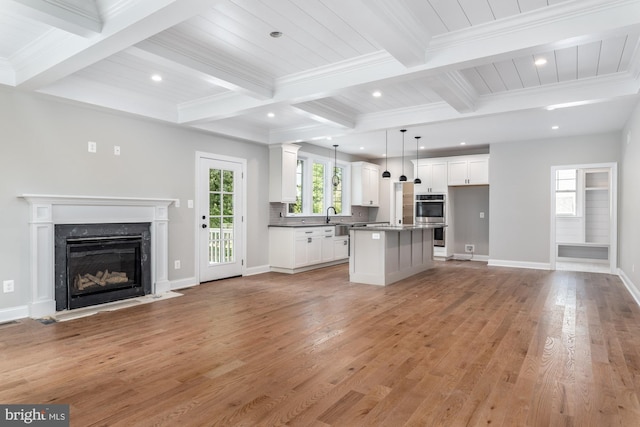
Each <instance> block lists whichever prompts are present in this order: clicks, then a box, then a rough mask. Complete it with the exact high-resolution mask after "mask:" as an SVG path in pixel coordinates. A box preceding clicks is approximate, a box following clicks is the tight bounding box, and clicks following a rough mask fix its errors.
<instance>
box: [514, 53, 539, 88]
mask: <svg viewBox="0 0 640 427" xmlns="http://www.w3.org/2000/svg"><path fill="white" fill-rule="evenodd" d="M513 63H514V65H515V66H516V69H517V70H518V75H519V76H520V80H522V85H523V86H524V87H525V88H528V87H536V86H540V77H539V76H538V70H537V69H536V66H535V64H534V58H533V56H531V55H527V56H523V57H521V58H515V59H514V60H513Z"/></svg>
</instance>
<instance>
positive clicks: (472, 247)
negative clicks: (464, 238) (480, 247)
mask: <svg viewBox="0 0 640 427" xmlns="http://www.w3.org/2000/svg"><path fill="white" fill-rule="evenodd" d="M475 250H476V247H475V245H471V244H469V243H467V244H466V245H464V251H465V252H466V253H473V252H475Z"/></svg>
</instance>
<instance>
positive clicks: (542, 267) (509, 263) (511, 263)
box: [488, 259, 551, 270]
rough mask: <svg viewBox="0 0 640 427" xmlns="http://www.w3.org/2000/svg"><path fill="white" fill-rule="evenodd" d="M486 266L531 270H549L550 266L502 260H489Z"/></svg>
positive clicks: (545, 263) (541, 263)
mask: <svg viewBox="0 0 640 427" xmlns="http://www.w3.org/2000/svg"><path fill="white" fill-rule="evenodd" d="M488 265H489V266H491V267H515V268H531V269H534V270H551V265H550V264H549V263H547V262H527V261H509V260H502V259H490V260H489V262H488Z"/></svg>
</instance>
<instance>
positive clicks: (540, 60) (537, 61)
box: [533, 58, 547, 67]
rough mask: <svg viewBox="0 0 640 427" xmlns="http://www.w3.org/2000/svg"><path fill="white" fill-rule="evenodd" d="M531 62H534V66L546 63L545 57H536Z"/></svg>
mask: <svg viewBox="0 0 640 427" xmlns="http://www.w3.org/2000/svg"><path fill="white" fill-rule="evenodd" d="M533 63H534V64H536V67H541V66H543V65H545V64H546V63H547V60H546V59H545V58H538V59H536V60H535V61H534V62H533Z"/></svg>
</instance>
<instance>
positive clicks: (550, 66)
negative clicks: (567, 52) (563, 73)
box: [535, 51, 558, 86]
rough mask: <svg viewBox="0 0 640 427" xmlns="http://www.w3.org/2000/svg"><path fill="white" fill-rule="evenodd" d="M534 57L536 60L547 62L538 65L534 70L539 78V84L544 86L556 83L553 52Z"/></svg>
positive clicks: (556, 76) (556, 73) (556, 74)
mask: <svg viewBox="0 0 640 427" xmlns="http://www.w3.org/2000/svg"><path fill="white" fill-rule="evenodd" d="M535 57H536V59H538V58H544V59H546V60H547V63H546V64H544V65H540V66H538V67H537V68H536V70H537V71H538V76H539V77H540V84H541V85H543V86H544V85H550V84H554V83H558V72H557V68H556V57H555V55H554V52H553V51H551V52H544V53H542V54H540V55H535Z"/></svg>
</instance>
